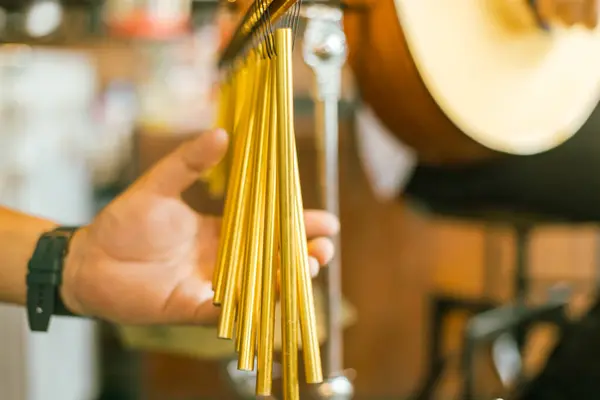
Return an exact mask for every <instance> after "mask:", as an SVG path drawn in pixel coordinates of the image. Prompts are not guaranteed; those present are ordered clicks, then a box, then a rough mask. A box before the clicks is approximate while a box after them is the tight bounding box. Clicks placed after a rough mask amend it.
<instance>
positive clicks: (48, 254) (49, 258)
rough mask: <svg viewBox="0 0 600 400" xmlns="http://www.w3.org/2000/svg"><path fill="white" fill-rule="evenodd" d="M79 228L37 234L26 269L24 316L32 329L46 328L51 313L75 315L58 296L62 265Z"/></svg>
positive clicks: (38, 330) (63, 228) (35, 330)
mask: <svg viewBox="0 0 600 400" xmlns="http://www.w3.org/2000/svg"><path fill="white" fill-rule="evenodd" d="M77 229H78V228H75V227H60V228H57V229H54V230H53V231H50V232H46V233H44V234H43V235H42V236H40V238H39V240H38V242H37V246H36V248H35V251H34V252H33V256H32V257H31V260H29V264H28V271H27V319H28V321H29V329H30V330H31V331H33V332H47V331H48V326H49V325H50V318H51V317H52V315H59V316H75V314H73V313H72V312H71V311H69V310H68V309H67V308H66V307H65V305H64V303H63V301H62V298H61V295H60V286H61V283H62V274H63V265H64V260H65V256H66V255H67V252H68V251H69V243H70V241H71V238H72V237H73V234H74V233H75V232H76V231H77Z"/></svg>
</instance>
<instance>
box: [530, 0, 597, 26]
mask: <svg viewBox="0 0 600 400" xmlns="http://www.w3.org/2000/svg"><path fill="white" fill-rule="evenodd" d="M534 6H535V7H536V9H537V13H538V15H539V17H540V18H541V19H542V21H544V23H546V24H551V23H552V22H558V23H561V24H563V25H566V26H573V25H577V24H582V25H583V26H585V27H587V28H589V29H593V28H595V27H596V25H597V24H598V0H537V1H536V2H535V3H534Z"/></svg>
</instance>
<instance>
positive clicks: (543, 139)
mask: <svg viewBox="0 0 600 400" xmlns="http://www.w3.org/2000/svg"><path fill="white" fill-rule="evenodd" d="M347 5H348V9H347V12H346V13H345V21H344V25H345V31H346V35H347V40H348V45H349V63H350V66H351V67H352V70H353V72H354V74H355V77H356V81H357V83H358V87H359V89H360V93H361V97H362V99H363V100H364V101H365V102H366V103H367V104H368V105H369V106H370V107H371V108H372V109H373V111H374V112H375V114H376V115H377V116H378V117H379V119H380V120H381V121H382V122H383V123H384V125H385V126H386V127H387V128H388V129H389V130H390V131H391V132H393V133H394V135H396V136H397V137H398V138H399V139H401V140H402V141H403V142H404V143H406V144H408V145H410V146H411V147H413V148H414V149H416V151H417V153H418V155H419V158H420V160H421V162H422V163H429V164H450V163H465V162H472V161H476V160H482V159H486V158H490V157H493V156H494V155H498V154H502V153H505V154H506V153H508V154H518V155H528V154H534V153H539V152H544V151H546V150H548V149H551V148H554V147H556V146H558V145H560V144H561V143H563V142H564V141H566V140H567V139H569V138H570V137H571V136H573V135H574V134H575V133H576V132H577V131H578V130H579V128H580V127H581V126H582V125H583V123H584V122H585V121H586V120H587V118H588V117H589V115H590V114H591V112H592V110H593V109H594V107H595V106H596V104H597V102H598V95H599V93H600V90H599V89H600V34H599V32H598V29H596V20H595V18H596V12H595V2H594V1H560V0H544V1H542V0H540V1H535V0H534V1H529V2H527V1H516V0H485V1H481V0H453V1H451V2H449V1H447V0H419V1H414V0H367V1H365V0H348V1H347Z"/></svg>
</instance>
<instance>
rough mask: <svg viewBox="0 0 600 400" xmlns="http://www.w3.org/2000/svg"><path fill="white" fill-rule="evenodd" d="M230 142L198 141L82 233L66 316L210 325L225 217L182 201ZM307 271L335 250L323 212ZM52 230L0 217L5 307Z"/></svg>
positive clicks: (66, 281) (333, 222) (216, 137)
mask: <svg viewBox="0 0 600 400" xmlns="http://www.w3.org/2000/svg"><path fill="white" fill-rule="evenodd" d="M226 148H227V134H226V133H224V132H222V131H220V130H217V131H214V132H207V133H204V134H201V135H199V137H198V138H197V139H195V140H193V141H191V142H188V143H185V144H184V145H182V146H181V147H180V148H178V149H177V150H175V151H174V152H173V153H171V154H169V155H168V156H166V157H165V158H164V159H162V160H161V161H160V162H158V163H157V164H156V165H155V166H154V168H152V169H151V170H150V171H148V173H146V174H145V175H144V176H142V177H141V178H140V179H138V180H137V181H136V182H135V183H134V184H133V185H132V186H131V187H130V188H129V189H128V190H127V191H126V192H125V193H123V194H122V195H121V196H119V197H118V198H117V199H115V200H114V201H113V202H112V203H111V204H109V205H108V206H107V207H106V208H105V209H104V210H103V211H102V212H101V213H100V214H99V215H98V216H97V217H96V218H95V219H94V220H93V221H92V222H91V223H90V224H89V225H87V226H85V227H83V228H82V229H80V230H79V231H78V232H77V233H76V234H75V236H74V237H73V239H72V240H71V245H70V249H69V252H68V254H67V256H66V258H65V264H64V272H63V284H62V286H61V295H62V298H63V301H64V302H65V305H66V306H67V308H69V309H70V310H71V311H73V312H75V313H77V314H80V315H86V316H90V317H95V318H100V319H104V320H107V321H111V322H115V323H122V324H210V323H214V322H215V320H216V318H217V316H218V309H217V308H215V307H214V306H213V305H212V294H213V293H212V288H211V286H212V285H211V280H212V275H213V268H214V265H215V261H216V257H217V244H218V238H219V231H220V226H221V220H220V218H216V217H211V216H206V215H202V214H198V213H197V212H195V211H194V210H192V209H191V208H190V207H189V206H188V205H187V204H186V203H184V202H183V201H182V199H181V193H182V192H183V191H185V189H187V188H188V187H189V186H190V185H192V184H193V183H194V182H195V181H196V180H197V179H198V176H199V175H200V174H201V173H202V172H205V171H206V170H207V169H209V168H210V167H212V166H214V165H216V164H217V163H218V162H219V161H220V160H221V158H222V157H223V155H224V154H225V151H226ZM305 222H306V232H307V236H308V240H309V246H308V247H309V253H310V257H311V272H312V273H313V275H316V274H317V272H318V270H319V265H324V264H326V263H327V262H328V261H329V260H330V259H331V258H332V256H333V253H334V248H333V245H332V243H331V241H330V240H329V239H328V238H327V237H328V236H332V235H335V234H336V233H337V232H338V230H339V223H338V221H337V219H336V218H335V217H333V216H332V215H330V214H327V213H325V212H322V211H306V212H305ZM55 226H56V224H55V223H54V222H52V221H48V220H44V219H40V218H35V217H32V216H29V215H25V214H21V213H18V212H15V211H12V210H8V209H5V208H0V254H1V255H2V257H1V259H2V263H0V302H5V303H13V304H19V305H23V304H25V299H26V286H25V276H26V270H27V262H28V260H29V258H30V257H31V254H32V252H33V250H34V248H35V244H36V242H37V239H38V238H39V235H40V234H41V233H43V232H46V231H48V230H51V229H53V228H54V227H55Z"/></svg>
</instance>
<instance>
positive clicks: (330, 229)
mask: <svg viewBox="0 0 600 400" xmlns="http://www.w3.org/2000/svg"><path fill="white" fill-rule="evenodd" d="M304 224H305V226H306V236H307V238H308V239H311V238H315V237H319V236H334V235H337V233H338V232H339V230H340V222H339V221H338V219H337V218H336V217H335V216H334V215H332V214H330V213H328V212H326V211H321V210H306V211H304Z"/></svg>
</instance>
